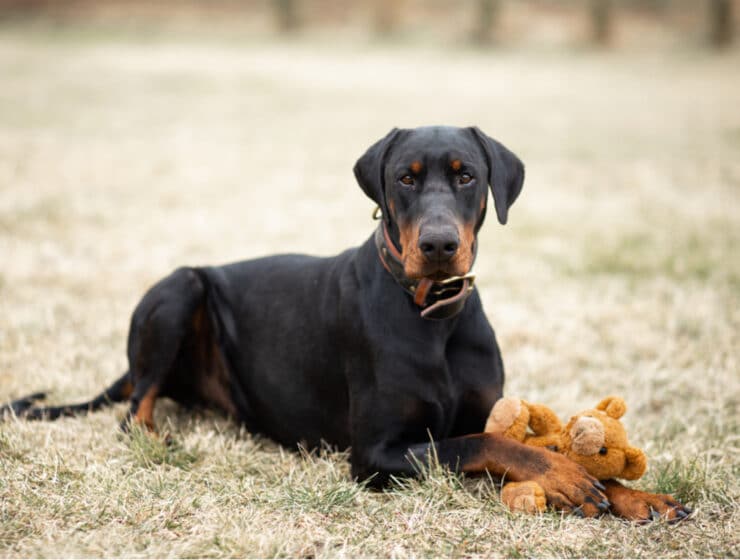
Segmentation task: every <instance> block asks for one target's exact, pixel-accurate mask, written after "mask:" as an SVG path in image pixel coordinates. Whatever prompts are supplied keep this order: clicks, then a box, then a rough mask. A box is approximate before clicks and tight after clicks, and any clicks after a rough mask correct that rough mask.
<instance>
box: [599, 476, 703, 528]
mask: <svg viewBox="0 0 740 560" xmlns="http://www.w3.org/2000/svg"><path fill="white" fill-rule="evenodd" d="M603 484H604V486H606V490H605V491H604V493H605V494H606V496H607V498H609V502H611V508H610V511H611V512H612V513H613V514H614V515H618V516H619V517H623V518H625V519H629V520H630V521H638V522H648V521H653V520H656V519H660V518H664V519H666V520H668V521H681V520H682V519H685V518H686V517H688V515H689V514H690V513H691V509H689V508H688V507H686V506H684V505H683V504H680V503H678V502H677V501H676V500H675V499H674V498H673V497H672V496H669V495H668V494H651V493H649V492H643V491H641V490H635V489H633V488H627V487H626V486H624V485H622V484H621V483H619V482H617V481H616V480H606V481H603Z"/></svg>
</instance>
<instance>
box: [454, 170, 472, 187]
mask: <svg viewBox="0 0 740 560" xmlns="http://www.w3.org/2000/svg"><path fill="white" fill-rule="evenodd" d="M457 180H458V181H459V182H460V184H461V185H467V184H469V183H470V182H471V181H472V180H473V176H472V175H471V174H470V173H463V174H462V175H460V177H458V179H457Z"/></svg>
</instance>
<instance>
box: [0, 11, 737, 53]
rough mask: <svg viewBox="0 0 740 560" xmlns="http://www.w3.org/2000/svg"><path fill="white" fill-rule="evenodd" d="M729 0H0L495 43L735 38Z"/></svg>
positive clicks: (277, 27) (120, 18)
mask: <svg viewBox="0 0 740 560" xmlns="http://www.w3.org/2000/svg"><path fill="white" fill-rule="evenodd" d="M737 8H738V2H737V1H736V0H522V1H514V0H457V1H455V0H376V1H372V0H348V1H341V0H150V1H147V0H0V17H2V19H3V20H4V21H11V20H14V19H15V20H18V19H29V18H38V17H43V18H45V19H47V20H49V21H53V22H55V23H56V24H58V25H64V24H69V23H79V22H86V23H96V24H100V25H106V24H107V25H111V26H115V27H117V28H119V29H120V28H128V29H132V28H133V29H136V30H138V31H150V32H151V31H153V30H154V29H155V28H157V29H160V30H161V28H163V27H164V28H168V29H173V28H179V29H189V30H194V29H197V30H199V31H211V32H218V33H224V32H225V31H226V30H227V29H228V30H230V31H231V32H233V33H235V34H237V35H248V36H250V37H252V38H256V37H268V36H270V35H274V34H276V33H280V34H286V35H294V36H298V35H300V36H306V35H314V36H321V35H324V36H326V37H329V36H331V37H337V36H344V37H354V38H357V37H363V38H369V37H373V36H374V37H376V38H380V39H383V40H389V39H394V40H400V39H403V40H405V41H420V40H421V41H426V42H430V43H436V44H439V43H443V44H458V45H464V44H478V45H491V44H494V45H499V46H507V47H513V46H522V45H540V46H587V45H598V46H610V47H620V46H621V47H624V46H641V47H657V46H663V47H668V48H670V47H676V46H679V45H683V46H689V45H692V46H699V45H702V44H707V45H711V46H713V47H715V48H724V47H728V46H730V45H731V44H732V43H733V39H734V36H735V34H736V27H737V23H738V16H737V11H738V9H737Z"/></svg>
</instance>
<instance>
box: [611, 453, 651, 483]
mask: <svg viewBox="0 0 740 560" xmlns="http://www.w3.org/2000/svg"><path fill="white" fill-rule="evenodd" d="M624 457H625V459H626V463H625V465H624V470H623V471H622V474H620V475H617V477H618V478H624V479H626V480H637V479H638V478H640V477H641V476H642V475H643V474H645V471H646V470H647V456H646V455H645V453H644V452H643V451H642V449H637V448H636V447H628V448H627V449H625V450H624Z"/></svg>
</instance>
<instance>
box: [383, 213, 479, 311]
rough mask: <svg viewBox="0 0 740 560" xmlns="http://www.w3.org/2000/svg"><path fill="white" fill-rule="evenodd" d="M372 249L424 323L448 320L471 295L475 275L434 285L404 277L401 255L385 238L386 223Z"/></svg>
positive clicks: (460, 309) (431, 281)
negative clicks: (376, 250) (408, 297)
mask: <svg viewBox="0 0 740 560" xmlns="http://www.w3.org/2000/svg"><path fill="white" fill-rule="evenodd" d="M375 246H376V247H377V249H378V257H379V258H380V262H381V263H382V265H383V267H384V268H385V269H386V270H387V271H388V273H389V274H390V275H391V276H393V279H394V280H395V281H396V282H397V283H398V285H399V286H401V287H402V288H403V289H404V290H405V291H406V292H407V293H408V294H409V295H411V297H412V298H413V300H414V303H415V304H416V305H418V306H419V307H420V308H421V309H422V310H421V316H422V317H423V318H424V319H437V320H439V319H449V318H450V317H454V316H455V315H457V314H458V313H460V311H462V309H463V307H464V306H465V301H466V300H467V299H468V297H469V296H470V294H472V293H473V284H474V282H475V275H474V274H472V273H468V274H466V275H465V276H453V277H451V278H447V279H446V280H442V281H439V282H435V281H434V280H431V279H429V278H420V279H412V278H409V277H408V276H406V273H405V272H404V268H403V260H402V257H401V253H400V252H399V251H398V249H397V248H396V246H395V244H394V243H393V240H392V239H391V237H390V235H389V234H388V228H387V227H386V224H385V220H381V222H380V224H379V225H378V229H376V230H375Z"/></svg>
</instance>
